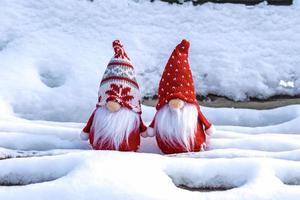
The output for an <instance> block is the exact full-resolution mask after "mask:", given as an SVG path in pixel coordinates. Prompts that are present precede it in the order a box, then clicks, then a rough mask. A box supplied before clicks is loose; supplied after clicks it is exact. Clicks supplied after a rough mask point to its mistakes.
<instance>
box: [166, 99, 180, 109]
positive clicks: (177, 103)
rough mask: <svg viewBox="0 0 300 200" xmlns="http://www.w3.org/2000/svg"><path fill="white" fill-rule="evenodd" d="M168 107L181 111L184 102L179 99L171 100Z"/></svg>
mask: <svg viewBox="0 0 300 200" xmlns="http://www.w3.org/2000/svg"><path fill="white" fill-rule="evenodd" d="M169 106H170V107H171V108H174V109H181V108H182V107H183V106H184V101H182V100H181V99H172V100H170V101H169Z"/></svg>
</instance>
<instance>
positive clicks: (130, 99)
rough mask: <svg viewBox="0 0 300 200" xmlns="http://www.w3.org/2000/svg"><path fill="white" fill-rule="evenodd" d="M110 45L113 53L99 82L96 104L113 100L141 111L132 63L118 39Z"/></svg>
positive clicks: (137, 111)
mask: <svg viewBox="0 0 300 200" xmlns="http://www.w3.org/2000/svg"><path fill="white" fill-rule="evenodd" d="M112 46H113V49H114V51H115V55H114V56H113V58H112V59H111V60H110V62H109V63H108V65H107V68H106V70H105V72H104V75H103V78H102V81H101V83H100V87H99V92H98V104H97V105H98V106H104V105H105V104H106V103H107V102H108V101H115V102H118V103H119V104H120V105H121V106H122V107H126V108H128V109H130V110H132V111H134V112H136V113H141V101H140V98H141V97H140V96H141V95H140V91H139V86H138V84H137V81H136V78H135V72H134V68H133V65H132V63H131V61H130V59H129V57H128V56H127V54H126V52H125V50H124V48H123V45H122V43H121V42H120V41H119V40H115V41H114V42H113V43H112Z"/></svg>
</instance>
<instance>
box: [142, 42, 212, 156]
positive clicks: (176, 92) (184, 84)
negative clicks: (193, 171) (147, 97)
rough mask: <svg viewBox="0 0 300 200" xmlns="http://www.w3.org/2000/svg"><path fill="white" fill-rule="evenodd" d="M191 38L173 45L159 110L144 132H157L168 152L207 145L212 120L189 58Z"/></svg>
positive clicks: (162, 147) (160, 89) (189, 149)
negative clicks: (204, 110)
mask: <svg viewBox="0 0 300 200" xmlns="http://www.w3.org/2000/svg"><path fill="white" fill-rule="evenodd" d="M189 46H190V44H189V42H188V41H187V40H182V42H181V43H180V44H178V45H177V46H176V48H175V49H174V51H173V53H172V55H171V57H170V58H169V61H168V63H167V65H166V67H165V70H164V72H163V75H162V78H161V80H160V83H159V91H158V103H157V105H156V110H157V112H156V114H155V117H154V119H153V120H152V123H151V124H150V126H149V127H148V129H147V132H146V134H145V135H144V136H154V135H155V136H156V141H157V143H158V146H159V148H160V149H161V151H162V152H163V153H165V154H172V153H182V152H196V151H200V150H201V149H202V148H204V146H205V144H206V134H208V135H210V134H212V131H213V126H212V124H211V123H210V122H209V121H208V120H207V119H206V118H205V116H204V115H203V114H202V112H201V111H200V106H199V104H198V103H197V100H196V93H195V88H194V83H193V78H192V72H191V69H190V66H189V62H188V50H189Z"/></svg>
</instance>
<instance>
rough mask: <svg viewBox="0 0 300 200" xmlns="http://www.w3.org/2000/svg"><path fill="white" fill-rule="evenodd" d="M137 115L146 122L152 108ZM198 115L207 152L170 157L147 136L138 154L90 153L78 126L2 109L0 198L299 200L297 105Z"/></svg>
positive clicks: (208, 110)
mask: <svg viewBox="0 0 300 200" xmlns="http://www.w3.org/2000/svg"><path fill="white" fill-rule="evenodd" d="M3 108H4V107H3ZM7 110H9V109H7ZM143 110H144V114H143V119H144V120H145V121H146V122H147V123H149V122H150V120H151V118H152V117H153V115H154V113H155V109H154V108H151V107H145V106H144V107H143ZM202 110H203V112H204V113H205V114H206V115H207V116H208V118H210V119H211V120H212V122H213V123H214V124H215V125H216V128H217V132H216V133H215V134H214V135H213V136H212V137H211V138H210V148H209V150H207V151H204V152H198V153H184V154H177V155H170V156H164V155H161V153H160V152H159V149H158V147H157V144H156V142H155V139H153V138H147V139H142V143H141V148H140V150H139V151H140V152H139V153H124V152H113V151H92V150H89V149H90V147H89V145H88V144H87V143H86V142H83V141H81V140H80V139H79V133H80V131H81V127H82V126H83V124H81V123H61V122H49V121H30V120H26V119H21V118H18V117H15V116H14V115H13V114H8V113H9V111H8V112H7V113H6V115H5V116H2V117H1V119H0V159H1V160H0V199H5V200H16V199H20V198H22V199H30V200H35V199H36V200H39V199H45V200H47V199H49V200H50V199H51V200H53V199H66V200H68V199H70V200H71V199H72V200H74V199H89V200H94V199H95V200H96V199H122V200H125V199H137V200H140V199H162V200H165V199H212V200H213V199H216V200H219V199H238V200H244V199H249V200H253V199H256V200H262V199H264V200H270V199H288V200H292V199H295V200H296V199H299V195H300V129H299V126H298V125H297V124H299V123H300V106H299V105H294V106H288V107H282V108H278V109H273V110H264V111H257V110H247V109H227V108H226V109H224V108H214V109H213V108H203V109H202ZM177 186H180V187H177ZM182 187H185V188H186V187H188V188H190V189H191V190H193V191H190V190H186V189H182Z"/></svg>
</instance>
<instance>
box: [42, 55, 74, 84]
mask: <svg viewBox="0 0 300 200" xmlns="http://www.w3.org/2000/svg"><path fill="white" fill-rule="evenodd" d="M37 67H38V73H39V75H40V80H41V81H42V82H43V83H44V84H45V85H46V86H47V87H49V88H57V87H61V86H63V85H64V84H65V82H66V81H67V78H68V76H70V74H71V67H70V64H69V63H67V62H65V61H64V60H61V59H60V58H57V59H54V60H41V61H39V62H37Z"/></svg>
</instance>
